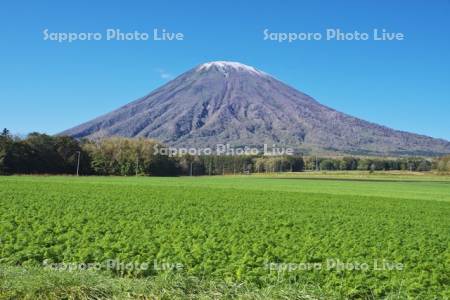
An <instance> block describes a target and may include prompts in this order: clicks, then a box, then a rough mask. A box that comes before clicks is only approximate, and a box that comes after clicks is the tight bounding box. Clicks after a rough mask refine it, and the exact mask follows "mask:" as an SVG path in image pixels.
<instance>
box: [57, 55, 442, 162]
mask: <svg viewBox="0 0 450 300" xmlns="http://www.w3.org/2000/svg"><path fill="white" fill-rule="evenodd" d="M62 134H66V135H71V136H74V137H77V138H93V139H95V138H100V137H104V136H125V137H150V138H155V139H157V140H159V141H161V142H164V143H166V144H168V145H171V146H178V147H196V148H202V147H215V145H216V144H225V143H229V144H230V145H233V146H252V147H262V145H263V144H268V145H272V144H276V145H277V146H284V147H288V146H289V147H293V148H295V149H299V150H301V151H303V152H306V153H308V152H314V153H328V154H338V153H341V154H343V153H347V154H363V155H364V154H366V155H395V156H397V155H425V156H435V155H441V154H445V153H450V142H449V141H446V140H442V139H435V138H431V137H428V136H423V135H418V134H414V133H408V132H403V131H398V130H394V129H391V128H388V127H385V126H381V125H377V124H374V123H370V122H367V121H364V120H361V119H358V118H355V117H352V116H349V115H347V114H344V113H341V112H338V111H336V110H334V109H331V108H329V107H326V106H324V105H322V104H320V103H319V102H317V101H316V100H314V99H313V98H311V97H310V96H308V95H306V94H304V93H302V92H299V91H297V90H296V89H294V88H292V87H290V86H288V85H286V84H284V83H282V82H281V81H279V80H277V79H275V78H274V77H272V76H270V75H268V74H266V73H264V72H262V71H259V70H257V69H255V68H253V67H250V66H247V65H244V64H240V63H237V62H222V61H217V62H210V63H205V64H202V65H200V66H198V67H196V68H194V69H192V70H190V71H188V72H186V73H184V74H182V75H180V76H179V77H177V78H176V79H174V80H172V81H170V82H168V83H167V84H165V85H163V86H162V87H160V88H158V89H156V90H154V91H153V92H151V93H150V94H149V95H147V96H145V97H143V98H140V99H138V100H136V101H134V102H131V103H129V104H127V105H125V106H123V107H121V108H119V109H117V110H115V111H112V112H110V113H108V114H106V115H103V116H100V117H98V118H96V119H94V120H92V121H89V122H86V123H84V124H81V125H79V126H76V127H74V128H72V129H69V130H66V131H64V132H63V133H62Z"/></svg>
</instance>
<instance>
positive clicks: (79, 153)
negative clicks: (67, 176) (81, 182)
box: [77, 151, 81, 176]
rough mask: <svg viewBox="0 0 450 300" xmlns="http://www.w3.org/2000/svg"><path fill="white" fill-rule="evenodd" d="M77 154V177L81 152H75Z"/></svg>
mask: <svg viewBox="0 0 450 300" xmlns="http://www.w3.org/2000/svg"><path fill="white" fill-rule="evenodd" d="M77 153H78V162H77V176H80V155H81V151H77Z"/></svg>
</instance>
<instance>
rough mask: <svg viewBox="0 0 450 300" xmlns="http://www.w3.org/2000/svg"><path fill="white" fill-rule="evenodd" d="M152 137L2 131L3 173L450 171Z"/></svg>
mask: <svg viewBox="0 0 450 300" xmlns="http://www.w3.org/2000/svg"><path fill="white" fill-rule="evenodd" d="M155 146H157V147H162V146H163V145H161V144H160V143H159V142H158V141H155V140H151V139H144V138H141V139H131V138H119V137H112V138H105V139H102V140H99V141H90V140H77V139H75V138H72V137H68V136H50V135H47V134H41V133H36V132H35V133H31V134H29V135H28V136H27V137H26V138H19V137H15V136H12V135H11V134H10V132H9V131H8V130H7V129H4V130H3V131H2V133H1V134H0V174H75V173H76V171H77V169H78V171H79V174H82V175H118V176H132V175H152V176H177V175H195V176H197V175H227V174H248V173H273V172H302V171H305V170H310V171H314V170H316V171H324V170H327V171H328V170H342V171H350V170H362V171H378V170H386V171H389V170H408V171H430V170H432V169H435V170H438V171H450V156H449V157H443V158H440V159H435V160H429V159H426V158H420V157H417V158H359V157H350V156H349V157H335V158H330V157H315V156H305V157H303V156H301V155H292V156H291V155H288V156H261V155H237V156H226V155H200V156H192V155H189V154H186V155H181V156H167V155H164V154H161V153H159V152H158V151H156V150H155V149H156V148H157V147H155Z"/></svg>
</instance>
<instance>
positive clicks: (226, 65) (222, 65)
mask: <svg viewBox="0 0 450 300" xmlns="http://www.w3.org/2000/svg"><path fill="white" fill-rule="evenodd" d="M211 68H216V69H217V70H219V71H220V72H222V73H224V74H225V75H226V74H228V72H229V71H231V70H235V71H244V72H249V73H252V74H256V75H267V74H266V73H264V72H262V71H260V70H258V69H256V68H254V67H251V66H248V65H244V64H242V63H239V62H234V61H212V62H207V63H204V64H202V65H200V66H199V67H198V68H197V70H198V71H203V70H210V69H211Z"/></svg>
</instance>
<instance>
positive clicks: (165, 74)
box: [156, 69, 173, 79]
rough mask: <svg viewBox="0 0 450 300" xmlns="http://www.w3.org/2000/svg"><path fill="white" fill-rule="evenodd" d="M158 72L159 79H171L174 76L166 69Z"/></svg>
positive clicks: (157, 70)
mask: <svg viewBox="0 0 450 300" xmlns="http://www.w3.org/2000/svg"><path fill="white" fill-rule="evenodd" d="M156 72H158V74H159V77H161V79H170V78H172V77H173V76H172V74H170V73H169V72H167V71H166V70H164V69H156Z"/></svg>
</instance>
